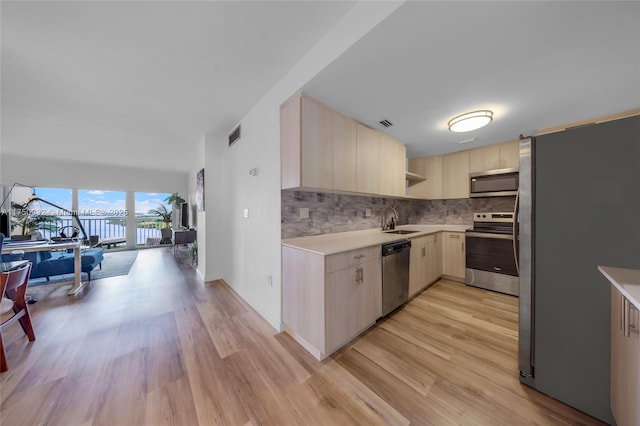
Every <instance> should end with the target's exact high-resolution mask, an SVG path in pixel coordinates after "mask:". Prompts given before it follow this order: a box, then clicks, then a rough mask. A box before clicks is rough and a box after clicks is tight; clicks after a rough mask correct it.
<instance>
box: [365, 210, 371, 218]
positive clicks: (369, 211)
mask: <svg viewBox="0 0 640 426" xmlns="http://www.w3.org/2000/svg"><path fill="white" fill-rule="evenodd" d="M364 217H371V209H370V208H366V209H364Z"/></svg>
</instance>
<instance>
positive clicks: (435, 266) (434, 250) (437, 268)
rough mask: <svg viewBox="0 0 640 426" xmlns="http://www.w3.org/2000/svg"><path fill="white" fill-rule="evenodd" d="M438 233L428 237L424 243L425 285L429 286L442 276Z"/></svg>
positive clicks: (440, 246) (440, 247)
mask: <svg viewBox="0 0 640 426" xmlns="http://www.w3.org/2000/svg"><path fill="white" fill-rule="evenodd" d="M440 240H442V238H441V237H440V232H438V233H436V234H432V235H429V236H428V237H427V240H426V242H425V251H426V263H427V264H426V265H425V269H426V283H427V284H430V283H432V282H434V281H435V280H437V279H438V278H440V276H441V275H442V245H441V244H440V242H439V241H440Z"/></svg>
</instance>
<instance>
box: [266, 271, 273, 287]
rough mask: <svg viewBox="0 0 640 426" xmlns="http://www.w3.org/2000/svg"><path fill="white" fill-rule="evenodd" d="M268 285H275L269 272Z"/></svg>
mask: <svg viewBox="0 0 640 426" xmlns="http://www.w3.org/2000/svg"><path fill="white" fill-rule="evenodd" d="M267 285H268V286H269V287H273V276H272V275H271V274H267Z"/></svg>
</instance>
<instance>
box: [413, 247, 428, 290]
mask: <svg viewBox="0 0 640 426" xmlns="http://www.w3.org/2000/svg"><path fill="white" fill-rule="evenodd" d="M426 243H427V237H426V236H424V237H417V238H412V239H411V254H410V255H409V297H413V296H415V295H416V294H417V293H418V292H420V291H421V290H422V289H423V288H424V287H426V285H427V247H426Z"/></svg>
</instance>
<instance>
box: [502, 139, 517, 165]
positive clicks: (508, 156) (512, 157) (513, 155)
mask: <svg viewBox="0 0 640 426" xmlns="http://www.w3.org/2000/svg"><path fill="white" fill-rule="evenodd" d="M499 168H500V169H519V168H520V142H519V141H513V142H507V143H503V144H500V167H499Z"/></svg>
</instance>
